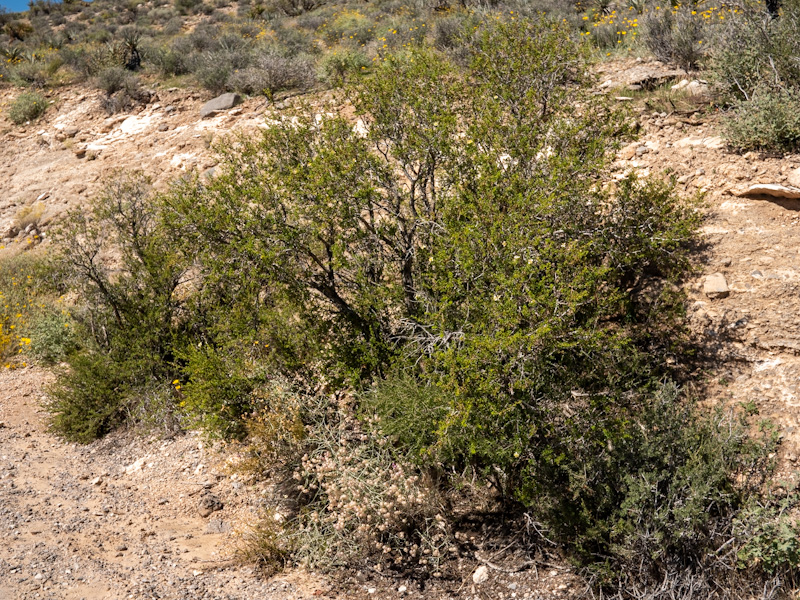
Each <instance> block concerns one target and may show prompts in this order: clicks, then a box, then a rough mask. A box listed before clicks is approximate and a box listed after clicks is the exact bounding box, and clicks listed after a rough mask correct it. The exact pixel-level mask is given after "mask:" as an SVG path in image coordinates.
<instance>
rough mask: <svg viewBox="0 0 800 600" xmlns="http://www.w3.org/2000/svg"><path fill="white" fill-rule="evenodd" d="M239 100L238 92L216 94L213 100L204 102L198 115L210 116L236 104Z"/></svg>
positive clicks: (240, 100)
mask: <svg viewBox="0 0 800 600" xmlns="http://www.w3.org/2000/svg"><path fill="white" fill-rule="evenodd" d="M241 102H242V97H241V96H240V95H239V94H232V93H228V94H222V95H221V96H217V97H216V98H214V99H213V100H209V101H208V102H206V103H205V104H204V105H203V107H202V108H201V109H200V116H201V117H202V118H203V119H205V118H206V117H212V116H214V115H215V114H216V113H218V112H220V111H222V110H228V109H230V108H233V107H234V106H236V105H237V104H241Z"/></svg>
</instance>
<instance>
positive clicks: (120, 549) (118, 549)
mask: <svg viewBox="0 0 800 600" xmlns="http://www.w3.org/2000/svg"><path fill="white" fill-rule="evenodd" d="M127 549H128V547H127V546H126V545H125V544H120V545H119V546H117V548H116V550H117V552H125V550H127Z"/></svg>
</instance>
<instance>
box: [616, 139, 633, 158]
mask: <svg viewBox="0 0 800 600" xmlns="http://www.w3.org/2000/svg"><path fill="white" fill-rule="evenodd" d="M637 147H638V146H637V145H636V143H635V142H634V143H632V144H628V145H627V146H625V147H624V148H622V149H621V150H620V151H619V154H618V156H619V158H620V159H622V160H630V159H632V158H633V157H634V156H636V148H637Z"/></svg>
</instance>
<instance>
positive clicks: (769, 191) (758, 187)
mask: <svg viewBox="0 0 800 600" xmlns="http://www.w3.org/2000/svg"><path fill="white" fill-rule="evenodd" d="M733 193H734V195H736V196H772V197H773V198H787V199H790V200H793V199H797V198H800V188H796V187H787V186H785V185H776V184H774V183H757V184H755V185H751V186H750V187H749V188H747V189H746V190H739V191H734V192H733Z"/></svg>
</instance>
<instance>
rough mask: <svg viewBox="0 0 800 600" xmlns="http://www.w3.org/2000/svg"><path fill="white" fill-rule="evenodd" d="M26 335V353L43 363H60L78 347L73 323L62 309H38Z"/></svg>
mask: <svg viewBox="0 0 800 600" xmlns="http://www.w3.org/2000/svg"><path fill="white" fill-rule="evenodd" d="M28 337H29V339H30V340H31V342H30V344H29V346H28V348H27V353H28V354H30V355H31V356H32V357H33V358H34V359H36V360H37V361H38V362H40V363H42V364H45V365H54V364H57V363H60V362H62V361H64V360H65V359H66V358H67V357H68V356H69V355H70V354H71V353H72V352H74V351H75V350H77V349H78V343H77V340H76V339H75V327H74V323H73V322H72V319H71V318H70V317H69V315H68V314H67V313H66V311H63V310H62V311H56V310H44V311H40V312H39V313H38V314H37V315H36V317H35V319H33V321H32V323H31V325H30V327H29V329H28Z"/></svg>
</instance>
